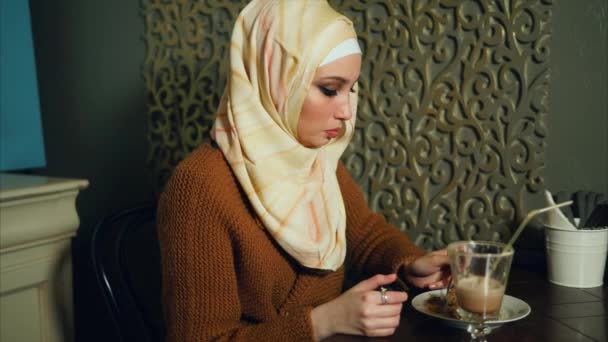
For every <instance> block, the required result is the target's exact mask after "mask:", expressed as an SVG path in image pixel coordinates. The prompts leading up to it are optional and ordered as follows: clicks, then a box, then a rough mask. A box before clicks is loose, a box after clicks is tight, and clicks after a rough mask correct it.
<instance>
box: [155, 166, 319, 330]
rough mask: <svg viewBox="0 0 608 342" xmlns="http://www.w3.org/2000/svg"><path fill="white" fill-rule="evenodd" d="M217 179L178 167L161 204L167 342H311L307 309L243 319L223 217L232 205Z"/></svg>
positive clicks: (160, 217)
mask: <svg viewBox="0 0 608 342" xmlns="http://www.w3.org/2000/svg"><path fill="white" fill-rule="evenodd" d="M218 178H219V177H216V178H215V179H213V180H208V179H207V177H202V176H201V174H200V173H198V172H193V171H192V170H188V169H184V168H180V167H178V168H177V169H176V171H175V173H174V175H173V176H172V179H171V180H170V182H169V183H168V184H167V186H166V188H165V191H164V192H163V194H162V196H161V199H160V202H159V218H158V226H159V228H158V229H159V240H160V247H161V260H162V277H163V284H162V285H163V308H164V315H165V320H166V324H167V341H207V340H214V341H224V340H230V341H271V340H276V341H307V340H313V336H312V334H313V331H312V324H311V320H310V310H311V308H310V307H302V308H299V309H298V310H294V311H290V312H289V315H288V316H279V315H277V317H276V319H274V320H271V321H268V322H263V323H258V324H254V323H252V322H245V321H243V320H242V317H241V316H242V312H241V304H240V303H241V301H240V298H239V289H238V286H237V277H236V274H235V257H234V256H235V253H234V251H233V247H232V244H231V239H230V230H229V228H228V227H229V226H230V223H229V222H228V219H227V217H228V215H229V212H230V209H229V208H230V206H231V205H235V204H234V203H232V204H229V203H226V202H225V201H223V200H222V188H223V187H225V186H227V184H226V183H222V180H221V179H218ZM228 186H229V185H228ZM224 189H225V188H224ZM243 205H244V204H243Z"/></svg>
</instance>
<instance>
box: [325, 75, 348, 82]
mask: <svg viewBox="0 0 608 342" xmlns="http://www.w3.org/2000/svg"><path fill="white" fill-rule="evenodd" d="M321 80H334V81H338V82H340V83H349V80H348V79H346V78H344V77H340V76H326V77H321ZM356 81H357V80H355V82H356Z"/></svg>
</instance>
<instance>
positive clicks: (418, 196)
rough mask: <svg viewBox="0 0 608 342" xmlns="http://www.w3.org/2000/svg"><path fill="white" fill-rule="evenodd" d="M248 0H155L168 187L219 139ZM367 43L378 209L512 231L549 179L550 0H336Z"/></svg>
mask: <svg viewBox="0 0 608 342" xmlns="http://www.w3.org/2000/svg"><path fill="white" fill-rule="evenodd" d="M245 3H246V1H219V0H217V1H211V0H207V1H185V0H182V1H177V0H174V1H167V0H165V1H161V0H156V1H153V0H144V1H143V3H142V4H143V13H144V16H145V22H146V34H145V41H146V44H147V52H146V60H145V62H144V69H143V70H144V71H143V72H144V77H145V80H146V85H147V88H148V89H147V91H148V93H149V113H148V115H149V125H150V128H149V130H150V135H149V137H150V155H149V161H150V163H151V164H152V165H153V167H154V168H155V171H156V175H157V177H158V178H157V179H158V185H159V189H160V188H162V185H163V184H164V182H165V181H166V179H167V177H168V176H169V175H170V173H171V170H172V168H173V167H174V166H175V165H176V163H177V162H179V161H180V160H181V159H182V158H184V156H185V155H186V154H187V153H189V152H190V151H191V150H192V149H194V148H195V147H196V146H198V145H199V144H200V143H201V142H203V141H205V140H208V132H209V128H210V127H211V124H212V122H213V113H214V109H215V108H216V106H217V104H218V102H219V98H220V96H221V93H222V91H223V88H224V84H225V80H226V75H225V72H224V70H226V60H227V43H228V40H229V36H230V32H231V27H232V23H233V22H234V20H235V18H236V16H237V15H238V12H239V10H240V9H241V8H242V7H243V6H244V4H245ZM330 3H332V5H333V6H334V7H335V8H336V9H338V10H339V11H340V12H342V13H345V14H346V15H347V16H349V17H350V18H351V19H352V20H353V22H354V23H355V26H356V29H357V32H358V34H359V42H360V44H361V46H362V49H363V51H364V61H363V70H362V74H361V78H360V84H359V86H360V102H359V110H358V113H359V114H358V121H357V126H356V127H357V129H356V130H357V131H356V135H355V139H354V141H353V142H352V144H351V145H350V147H349V149H348V150H347V152H346V153H345V155H344V158H343V160H344V162H345V164H346V165H347V167H348V168H349V170H350V171H351V173H352V175H353V177H355V179H356V180H357V181H358V183H359V184H360V185H361V187H362V188H363V190H364V192H365V193H366V195H367V198H368V201H369V204H370V207H371V208H372V209H374V210H375V211H377V212H379V213H381V214H383V215H384V216H385V217H386V218H387V219H388V220H389V221H390V222H392V223H393V224H395V225H396V226H397V227H399V228H400V229H401V230H403V231H407V232H408V233H409V234H410V235H411V236H413V237H414V238H415V240H416V243H417V244H419V245H420V246H423V247H425V248H427V249H434V248H439V247H442V246H445V245H446V244H447V243H449V242H450V241H454V240H459V239H468V238H476V239H492V240H506V239H508V238H509V237H510V235H511V229H510V227H512V226H513V223H514V222H518V221H519V220H520V219H521V217H522V216H524V215H525V213H526V206H525V202H526V198H527V195H529V194H530V193H535V192H537V191H539V190H540V189H541V188H542V187H543V186H544V184H543V182H544V181H543V169H544V166H545V161H544V150H545V138H546V134H547V131H546V121H547V118H546V116H547V97H548V81H549V68H548V59H549V47H548V40H549V37H550V30H549V24H550V17H551V6H552V1H550V0H536V1H528V0H511V1H509V0H494V1H491V0H478V1H475V0H427V1H415V0H406V1H404V0H399V1H397V0H395V1H389V0H375V1H374V0H335V1H330Z"/></svg>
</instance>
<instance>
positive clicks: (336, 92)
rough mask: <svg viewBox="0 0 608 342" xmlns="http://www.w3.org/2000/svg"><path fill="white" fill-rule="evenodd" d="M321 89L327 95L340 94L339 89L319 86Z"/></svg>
mask: <svg viewBox="0 0 608 342" xmlns="http://www.w3.org/2000/svg"><path fill="white" fill-rule="evenodd" d="M319 89H320V90H321V92H322V93H323V95H325V96H336V95H338V91H337V90H333V89H329V88H325V87H324V86H319Z"/></svg>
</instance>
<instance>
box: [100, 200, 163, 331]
mask: <svg viewBox="0 0 608 342" xmlns="http://www.w3.org/2000/svg"><path fill="white" fill-rule="evenodd" d="M91 253H92V260H93V268H94V270H93V271H94V273H95V278H96V285H97V287H98V290H99V292H100V293H101V296H102V297H103V301H104V303H105V306H106V308H107V311H108V312H109V314H110V316H111V321H112V322H113V328H114V329H115V330H116V335H117V336H119V337H120V341H150V342H152V341H154V342H155V341H162V340H163V339H164V336H165V326H164V321H163V314H162V306H161V268H160V250H159V243H158V237H157V231H156V203H150V204H145V205H140V206H137V207H132V208H128V209H126V210H122V211H120V212H118V213H115V214H113V215H111V216H108V217H107V218H105V219H104V220H103V221H102V222H100V223H99V224H98V225H97V226H96V227H95V230H94V232H93V238H92V247H91Z"/></svg>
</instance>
